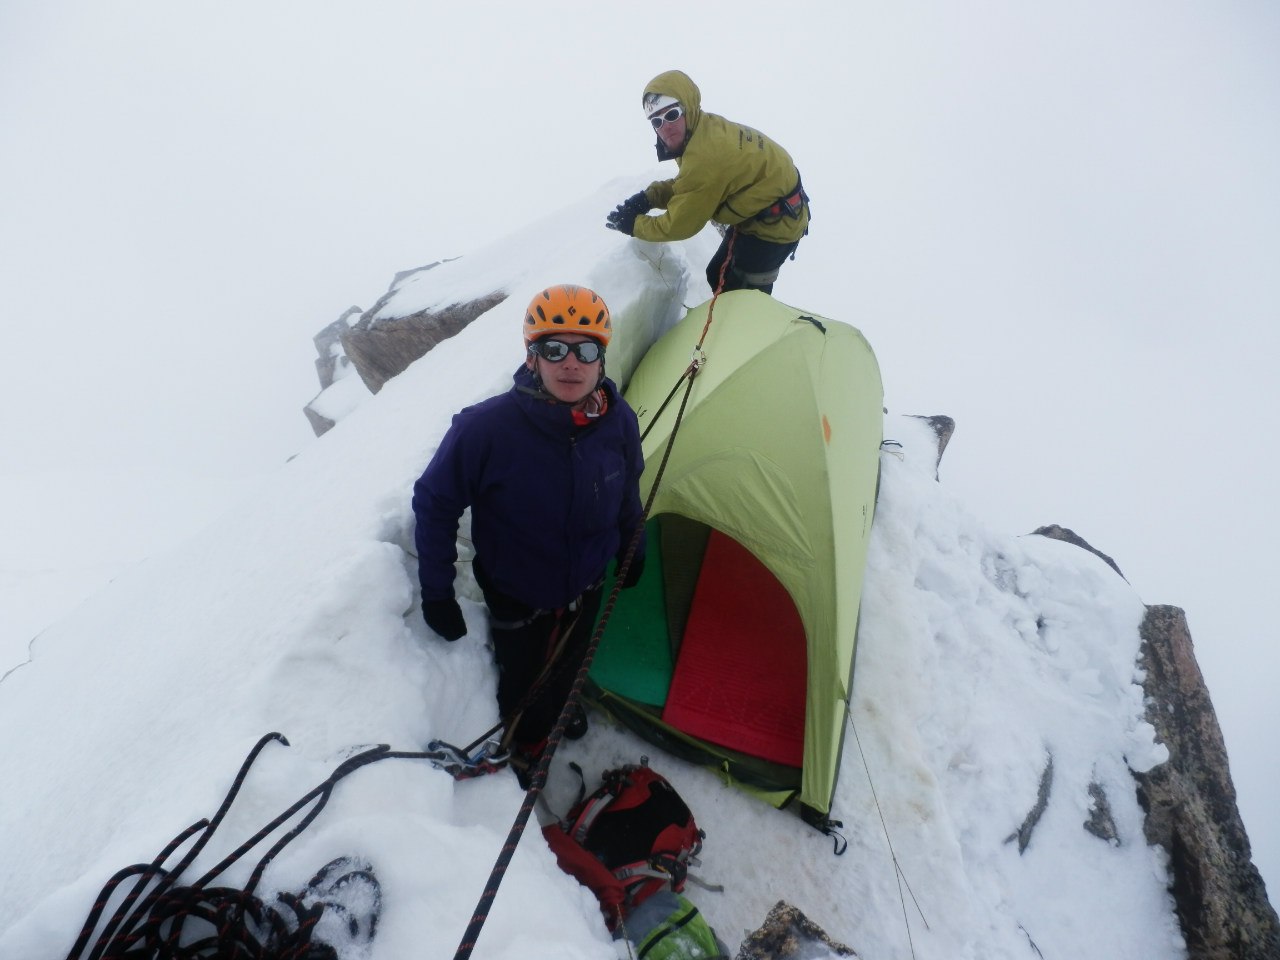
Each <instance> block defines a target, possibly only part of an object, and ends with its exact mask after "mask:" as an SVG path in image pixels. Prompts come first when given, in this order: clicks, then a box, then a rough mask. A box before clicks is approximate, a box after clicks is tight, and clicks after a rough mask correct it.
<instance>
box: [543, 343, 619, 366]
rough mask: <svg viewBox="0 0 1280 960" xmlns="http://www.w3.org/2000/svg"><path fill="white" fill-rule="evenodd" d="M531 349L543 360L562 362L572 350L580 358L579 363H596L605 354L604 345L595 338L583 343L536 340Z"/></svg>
mask: <svg viewBox="0 0 1280 960" xmlns="http://www.w3.org/2000/svg"><path fill="white" fill-rule="evenodd" d="M529 349H530V350H532V351H533V352H534V353H536V354H537V355H538V356H540V357H541V358H542V359H543V360H550V361H551V362H552V363H560V362H561V361H562V360H564V359H565V358H566V357H568V356H569V354H570V352H572V353H573V355H574V356H575V357H577V358H578V362H579V363H595V362H596V361H597V360H599V359H600V358H601V357H603V356H604V347H602V346H600V344H598V343H597V342H596V341H594V340H583V341H582V342H581V343H565V342H564V341H563V340H551V339H546V340H535V341H534V342H533V343H532V344H530V346H529Z"/></svg>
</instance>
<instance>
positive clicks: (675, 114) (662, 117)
mask: <svg viewBox="0 0 1280 960" xmlns="http://www.w3.org/2000/svg"><path fill="white" fill-rule="evenodd" d="M683 116H684V107H682V106H680V104H678V103H677V104H676V105H675V106H674V107H671V108H670V109H669V110H667V111H666V112H664V113H655V114H654V115H653V116H652V117H650V118H649V122H650V123H652V124H653V129H655V130H657V129H658V128H659V127H660V126H662V125H663V124H664V123H675V122H676V121H677V120H679V119H680V118H681V117H683Z"/></svg>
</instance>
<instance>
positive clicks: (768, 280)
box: [605, 70, 809, 293]
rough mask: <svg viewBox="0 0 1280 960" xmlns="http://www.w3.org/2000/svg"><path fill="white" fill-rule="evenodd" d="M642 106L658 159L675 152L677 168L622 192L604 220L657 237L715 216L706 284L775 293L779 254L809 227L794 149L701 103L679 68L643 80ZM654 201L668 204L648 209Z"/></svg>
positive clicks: (677, 234) (788, 251)
mask: <svg viewBox="0 0 1280 960" xmlns="http://www.w3.org/2000/svg"><path fill="white" fill-rule="evenodd" d="M642 105H643V107H644V112H645V116H646V117H647V118H648V120H649V123H650V124H651V125H652V126H653V129H654V131H655V132H656V133H657V135H658V143H657V150H658V159H659V160H675V162H676V166H677V167H679V168H680V169H679V173H677V175H676V176H675V178H674V179H672V180H657V181H655V182H653V183H651V184H649V186H648V187H646V188H645V189H644V190H642V191H641V192H640V193H637V194H635V195H634V196H631V197H628V198H627V199H626V200H625V201H623V202H622V203H620V204H619V205H618V207H617V209H615V210H614V211H613V212H612V213H610V214H609V215H608V217H607V222H606V224H605V226H607V227H608V228H609V229H611V230H617V231H619V232H620V233H625V234H627V235H628V236H634V237H638V238H640V239H641V240H650V241H654V242H659V243H660V242H664V241H669V240H686V239H688V238H689V237H692V236H693V235H694V234H696V233H697V232H698V231H699V230H701V229H702V228H703V227H705V226H706V225H707V223H708V222H714V223H716V224H717V225H718V226H719V227H720V228H721V232H722V233H723V235H724V239H723V240H722V241H721V243H720V248H719V249H718V250H717V251H716V254H715V256H714V257H712V258H711V262H710V263H708V264H707V282H708V283H709V284H710V285H711V289H712V290H738V289H742V288H748V289H753V290H763V291H764V292H765V293H772V292H773V283H774V281H775V280H777V278H778V271H779V270H780V269H781V268H782V264H783V262H784V261H785V260H786V259H787V258H788V257H792V258H794V256H795V251H796V247H797V246H798V245H799V243H800V238H801V237H803V236H804V235H805V234H806V233H808V232H809V198H808V196H807V195H806V194H805V192H804V187H803V186H802V184H801V183H800V174H799V172H798V171H797V170H796V166H795V164H794V163H793V162H792V160H791V155H790V154H788V153H787V151H786V150H784V149H782V147H780V146H778V144H776V143H774V142H773V141H772V140H770V139H769V138H768V137H766V136H764V135H763V134H762V133H760V132H759V131H758V130H753V129H752V128H751V127H747V126H744V125H742V124H740V123H734V122H733V121H732V120H726V119H725V118H724V117H721V116H718V115H716V114H714V113H707V112H705V111H703V109H702V94H701V92H700V91H699V90H698V87H697V84H695V83H694V82H693V81H692V80H691V79H689V77H688V76H686V75H685V74H684V73H682V72H680V71H679V70H668V71H667V72H666V73H660V74H659V75H658V76H656V77H654V78H653V79H652V80H650V81H649V83H648V85H647V86H646V87H645V88H644V96H643V97H642ZM655 207H656V208H658V209H661V210H664V211H665V212H664V213H663V214H661V215H660V216H649V215H648V213H649V211H650V210H652V209H654V208H655ZM726 259H727V260H728V268H727V269H725V270H723V273H724V280H723V284H721V272H722V267H723V266H724V264H725V261H726Z"/></svg>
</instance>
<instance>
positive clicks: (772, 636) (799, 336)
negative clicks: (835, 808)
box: [588, 291, 883, 819]
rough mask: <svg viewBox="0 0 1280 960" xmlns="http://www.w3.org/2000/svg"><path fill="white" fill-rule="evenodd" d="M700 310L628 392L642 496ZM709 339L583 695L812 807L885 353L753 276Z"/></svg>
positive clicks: (830, 761)
mask: <svg viewBox="0 0 1280 960" xmlns="http://www.w3.org/2000/svg"><path fill="white" fill-rule="evenodd" d="M709 306H710V304H704V305H703V306H701V307H698V308H696V309H694V310H692V311H690V313H689V315H688V316H686V317H685V318H684V320H682V321H681V322H680V323H679V324H677V325H676V326H675V327H674V328H672V329H671V330H670V331H669V332H668V333H667V334H666V335H664V336H663V337H662V338H661V339H660V340H659V341H658V342H657V343H655V344H654V345H653V347H652V348H651V349H650V350H649V352H648V353H647V354H646V355H645V357H644V359H643V360H642V361H641V362H640V364H639V366H638V367H637V369H636V371H635V374H634V375H633V377H632V378H631V381H630V383H629V384H628V386H627V389H626V397H627V400H628V402H629V403H630V404H631V405H632V407H633V408H634V409H635V410H636V413H637V415H638V416H639V418H640V428H641V431H642V432H645V438H644V454H645V462H646V468H645V472H644V475H643V477H642V479H641V495H642V497H644V498H645V499H646V500H647V499H648V496H649V493H650V490H651V488H652V485H653V482H654V477H655V475H656V473H657V472H658V465H659V463H660V462H661V460H662V457H663V454H664V451H665V450H666V447H667V441H668V439H669V437H670V435H671V431H672V429H673V427H674V426H675V424H676V419H677V414H678V411H679V408H680V401H681V398H682V396H683V393H684V385H683V384H681V383H680V380H681V376H682V374H683V373H684V372H685V371H686V370H687V368H688V367H689V364H690V360H691V359H692V357H693V354H694V350H695V347H696V345H697V343H698V340H699V337H700V336H701V335H702V332H703V328H704V326H705V325H706V320H707V312H708V308H709ZM703 353H704V355H705V358H706V363H705V365H704V366H703V367H702V369H701V371H700V372H699V373H698V375H697V376H696V377H695V378H694V382H693V387H692V391H691V392H690V395H689V400H688V404H687V407H686V409H685V412H684V415H683V419H682V420H681V422H680V426H679V430H678V431H677V434H676V439H675V443H674V445H673V447H672V451H671V455H670V459H669V461H668V463H667V467H666V471H665V473H664V475H663V477H662V481H661V484H660V486H659V489H658V494H657V497H656V499H655V500H654V502H653V506H652V508H651V510H650V515H649V550H648V560H647V563H646V567H645V571H644V576H643V577H642V578H641V581H640V582H639V584H638V585H637V586H636V588H635V589H632V590H628V591H624V592H623V593H621V594H619V596H618V600H617V603H616V605H615V607H614V609H613V611H612V613H611V615H610V621H609V624H608V627H607V629H606V630H605V632H604V636H603V639H602V641H601V645H600V649H599V651H598V653H597V656H596V658H595V661H594V663H593V666H592V670H591V678H590V679H591V682H590V684H589V685H588V695H589V697H590V699H591V700H592V701H593V702H594V703H595V704H596V705H597V706H599V707H601V708H602V709H604V710H606V711H608V712H609V713H611V714H612V715H613V716H615V717H617V718H618V719H619V720H621V721H622V722H624V723H626V724H627V725H628V726H630V727H632V728H633V729H635V730H636V731H637V732H639V733H641V734H642V735H644V736H645V737H647V738H649V739H651V740H653V741H654V742H656V743H658V744H659V745H661V746H663V747H664V748H666V749H668V750H670V751H671V752H673V753H676V754H678V755H682V756H685V757H687V758H689V759H693V760H696V761H699V762H703V763H709V764H712V765H714V766H716V767H717V768H718V769H720V770H721V771H722V772H723V773H724V775H725V776H726V777H727V778H729V779H730V780H732V781H733V782H735V783H737V784H738V785H740V786H743V787H745V788H748V789H750V790H753V791H754V792H757V793H759V794H760V795H761V796H763V797H764V798H765V799H767V800H769V801H770V802H771V803H773V804H774V805H775V806H783V805H784V804H786V803H787V802H789V801H790V800H792V799H793V798H795V797H797V796H798V797H799V799H800V801H801V803H802V804H803V812H805V813H806V815H807V816H809V817H810V818H814V819H823V818H825V815H826V814H827V813H828V812H829V811H830V807H831V797H832V794H833V792H834V790H835V784H836V776H837V773H838V768H839V762H840V754H841V748H842V744H843V736H844V725H845V720H846V716H847V712H848V700H849V696H850V689H851V683H852V672H853V660H854V646H855V640H856V634H857V624H858V607H859V601H860V599H861V591H862V579H863V572H864V569H865V566H866V552H867V541H868V538H869V536H870V532H871V522H872V516H873V512H874V509H875V496H876V484H877V477H878V470H879V450H880V441H881V437H882V428H883V417H882V414H883V409H882V402H883V401H882V388H881V383H880V372H879V368H878V366H877V364H876V360H875V356H874V354H873V353H872V352H871V348H870V346H868V344H867V342H866V340H865V339H864V338H863V336H862V335H861V334H860V333H859V332H858V331H857V330H856V329H854V328H853V327H851V326H849V325H847V324H844V323H840V322H838V321H834V320H828V319H825V318H823V317H818V316H814V315H811V314H806V313H804V312H802V311H800V310H796V309H795V308H793V307H789V306H787V305H785V304H783V303H779V302H778V301H777V300H775V299H773V298H772V297H769V296H766V295H764V294H762V293H758V292H755V291H735V292H731V293H726V294H723V295H722V296H720V298H719V299H718V300H716V301H715V302H714V319H713V322H712V324H711V327H710V329H709V331H708V333H707V336H706V340H705V342H704V344H703ZM677 384H680V386H679V389H678V390H676V392H675V394H674V396H672V390H673V388H675V387H676V386H677ZM669 397H670V402H669V403H667V402H666V401H667V400H668V398H669ZM664 404H665V406H664Z"/></svg>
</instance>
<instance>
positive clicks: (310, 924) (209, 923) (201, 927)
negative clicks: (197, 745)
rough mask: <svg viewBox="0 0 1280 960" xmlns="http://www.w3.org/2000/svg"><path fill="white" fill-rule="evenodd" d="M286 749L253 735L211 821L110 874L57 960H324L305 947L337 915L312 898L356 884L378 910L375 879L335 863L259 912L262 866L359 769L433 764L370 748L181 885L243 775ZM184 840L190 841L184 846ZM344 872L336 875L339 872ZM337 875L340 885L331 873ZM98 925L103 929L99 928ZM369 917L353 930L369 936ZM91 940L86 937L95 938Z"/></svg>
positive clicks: (348, 922)
mask: <svg viewBox="0 0 1280 960" xmlns="http://www.w3.org/2000/svg"><path fill="white" fill-rule="evenodd" d="M273 742H274V743H280V744H283V745H284V746H288V745H289V741H288V739H287V738H285V737H284V736H283V735H282V734H280V733H269V734H266V735H265V736H263V737H262V738H261V739H260V740H259V741H258V742H257V744H256V745H255V746H254V747H253V749H252V750H251V751H250V752H249V754H248V756H247V757H246V758H245V760H244V762H243V764H242V765H241V767H240V770H239V772H238V773H237V774H236V777H235V779H234V780H233V781H232V784H231V788H230V789H229V790H228V792H227V795H226V797H225V798H224V799H223V801H222V804H221V806H219V808H218V810H217V812H216V813H215V814H214V815H213V817H212V818H208V819H202V820H199V821H197V822H196V823H194V824H192V825H191V826H189V827H187V828H186V829H185V830H183V831H182V832H181V833H179V834H178V835H177V836H176V837H174V838H173V840H172V841H170V842H169V844H168V845H167V846H165V848H164V849H163V850H161V851H160V853H159V854H158V855H157V856H156V857H155V859H154V860H152V861H151V862H150V863H139V864H134V865H132V866H129V867H125V868H124V869H122V870H120V871H118V872H117V873H116V874H115V875H114V876H112V877H111V878H110V879H109V880H108V881H107V883H106V884H105V885H104V886H103V888H102V891H101V892H100V893H99V895H98V897H97V899H96V900H95V902H94V905H93V907H92V909H91V910H90V912H89V915H88V917H87V919H86V920H85V923H84V926H83V927H82V928H81V930H80V934H79V936H78V937H77V938H76V941H75V944H74V946H72V948H71V952H70V953H68V954H67V960H131V958H135V957H140V956H145V957H157V958H173V960H222V958H234V960H304V958H313V957H318V956H324V955H325V954H324V952H323V951H325V950H329V951H330V954H331V955H336V954H334V953H333V952H332V948H330V947H328V946H327V945H322V944H321V942H320V941H315V942H313V941H312V935H313V934H314V933H315V930H316V925H317V923H318V922H319V921H320V919H321V917H322V916H323V914H324V912H325V909H326V908H327V907H332V908H334V909H337V910H339V911H341V910H342V908H341V905H340V904H337V903H334V902H328V903H326V902H325V901H323V900H322V899H321V895H320V888H321V886H322V884H323V885H325V886H326V888H327V889H329V890H331V891H332V890H336V889H338V888H339V887H341V886H342V885H343V884H344V883H346V882H351V881H353V880H358V881H359V882H360V883H361V884H362V885H363V886H364V887H365V888H366V889H369V888H371V889H372V890H373V892H374V900H375V901H380V892H379V890H378V885H377V880H376V878H374V876H373V874H372V871H371V870H370V869H369V868H368V866H367V865H366V864H362V863H359V862H358V861H354V860H351V859H348V858H340V859H339V860H336V861H333V862H332V863H330V864H328V865H326V867H324V868H323V869H322V870H321V871H320V872H319V873H317V874H316V876H315V877H314V878H313V879H312V882H311V884H310V885H309V887H308V891H307V892H305V893H304V894H302V895H298V894H291V893H283V892H282V893H279V894H277V896H276V904H277V905H268V904H266V903H264V902H263V901H262V900H261V899H260V898H258V897H257V896H256V895H255V893H254V891H255V890H256V889H257V887H258V884H259V883H260V881H261V880H262V876H263V874H264V873H265V871H266V869H267V867H268V866H269V865H270V863H271V862H272V861H273V860H274V859H275V858H276V856H278V855H279V853H280V852H281V851H282V850H283V849H284V848H285V847H286V846H287V845H288V844H289V843H290V842H291V841H293V840H294V839H295V838H296V837H297V836H298V835H299V834H300V833H302V831H303V830H305V829H306V828H307V827H308V826H310V824H311V823H312V822H313V821H314V820H315V819H316V817H317V816H319V814H320V812H321V811H322V810H323V809H324V808H325V806H326V805H327V804H328V802H329V799H330V797H331V796H332V795H333V791H334V788H335V787H336V786H337V785H338V783H339V782H340V781H341V780H343V779H344V778H346V777H348V776H350V775H351V774H352V773H354V772H355V771H356V770H359V769H360V768H361V767H365V766H367V765H369V764H371V763H377V762H380V761H382V760H434V759H436V757H435V756H434V755H433V754H432V753H430V752H425V751H424V752H414V751H397V750H392V749H391V748H390V747H389V746H388V745H387V744H379V745H377V746H374V747H370V748H368V749H366V750H363V751H362V752H360V753H357V754H355V755H354V756H351V757H348V758H347V759H346V760H344V761H343V762H342V763H341V764H339V765H338V767H337V768H336V769H335V770H334V771H333V772H332V773H331V774H330V775H329V776H328V777H326V778H325V779H324V780H323V781H321V782H320V783H319V784H317V785H316V786H315V787H313V788H312V789H311V790H310V791H308V792H307V793H306V794H305V795H303V796H302V797H301V798H300V799H298V800H297V801H296V802H295V803H294V804H293V805H291V806H290V807H289V808H288V809H287V810H285V811H284V812H282V813H281V814H280V815H279V816H277V817H276V818H275V819H274V820H272V821H271V822H270V823H268V824H267V825H266V826H264V827H263V828H262V829H261V830H259V831H258V832H257V833H256V834H254V835H253V836H252V837H250V838H249V839H248V840H246V841H245V842H244V843H242V844H241V845H240V846H239V847H237V848H236V849H235V850H234V851H232V852H231V853H230V854H228V855H227V856H226V857H225V858H223V859H222V860H221V861H220V862H219V863H218V864H217V865H215V866H214V867H212V868H211V869H209V870H208V871H206V872H205V873H204V874H203V875H201V876H200V877H198V878H196V879H194V880H191V881H189V882H184V877H185V874H186V873H187V871H188V869H189V868H190V867H191V865H192V864H193V863H194V862H195V860H196V858H197V857H198V856H199V855H200V854H201V853H202V852H203V851H204V849H205V847H206V846H207V845H208V843H209V841H210V840H211V839H212V837H213V835H214V833H215V832H216V831H217V829H218V827H219V825H220V824H221V823H222V821H223V819H224V818H225V817H226V815H227V811H228V810H230V809H231V806H232V805H233V803H234V802H235V799H236V797H237V795H238V794H239V793H240V790H241V787H242V786H243V785H244V781H245V778H246V777H247V776H248V773H249V769H250V768H251V767H252V766H253V764H254V762H255V761H256V760H257V758H258V756H259V754H261V753H262V751H263V749H265V748H266V746H267V745H268V744H270V743H273ZM308 805H310V809H309V810H306V812H305V814H303V815H302V817H301V819H299V820H298V821H297V823H295V824H294V825H293V827H292V828H290V829H289V830H288V831H287V832H285V833H284V834H283V835H282V836H281V837H280V838H279V839H278V840H277V841H276V842H275V843H274V844H272V846H271V847H270V848H269V849H268V850H267V852H266V853H265V854H264V855H263V857H262V859H261V860H259V861H258V863H257V865H256V866H255V867H254V869H253V872H252V873H251V875H250V877H249V881H248V883H247V884H246V885H245V886H244V888H243V889H235V888H230V887H226V886H218V885H215V881H217V880H218V879H219V878H221V877H222V876H223V875H224V874H225V873H226V872H227V870H229V869H230V868H231V867H232V866H233V865H234V864H235V863H237V862H238V861H239V860H240V859H241V858H242V857H244V856H245V855H246V854H247V853H248V852H249V851H250V850H252V849H253V848H254V847H256V846H258V845H259V844H261V843H263V842H264V841H265V840H266V839H267V838H268V837H270V836H272V835H273V834H274V833H276V832H277V831H278V830H280V829H281V828H282V827H284V826H285V825H286V824H288V823H289V822H290V821H291V820H293V819H294V818H295V817H297V816H298V815H299V814H300V813H302V811H303V810H304V809H306V808H307V807H308ZM192 841H194V842H192ZM188 843H191V846H190V847H189V848H188V849H187V850H186V852H185V853H184V854H182V855H181V856H180V858H179V859H178V861H177V862H176V863H174V864H172V865H169V861H170V860H171V858H173V857H174V856H176V855H177V854H178V851H179V850H180V849H181V848H182V847H183V846H184V845H186V844H188ZM342 871H345V872H342ZM340 872H342V875H341V876H336V875H335V874H337V873H340ZM131 879H133V880H134V883H133V885H132V888H131V889H129V890H128V891H127V892H126V893H124V894H123V896H122V897H120V899H119V901H118V903H116V906H115V909H114V910H113V911H112V912H111V914H110V915H109V916H107V910H108V908H109V907H110V906H111V904H112V903H113V901H116V900H117V897H118V896H119V895H120V894H121V891H122V889H123V888H124V887H125V886H126V885H128V883H129V881H130V880H131ZM104 918H105V920H104ZM343 924H344V926H347V927H348V928H349V929H351V930H352V931H355V929H356V928H357V927H359V926H360V925H359V924H358V921H357V920H356V919H355V918H353V917H350V916H348V917H344V920H343ZM375 925H376V916H374V917H371V918H369V919H368V920H367V922H366V923H365V924H364V926H363V928H362V929H360V930H359V933H360V935H361V936H363V937H365V938H366V939H369V938H371V937H372V936H373V933H374V926H375ZM95 934H96V936H95Z"/></svg>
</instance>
